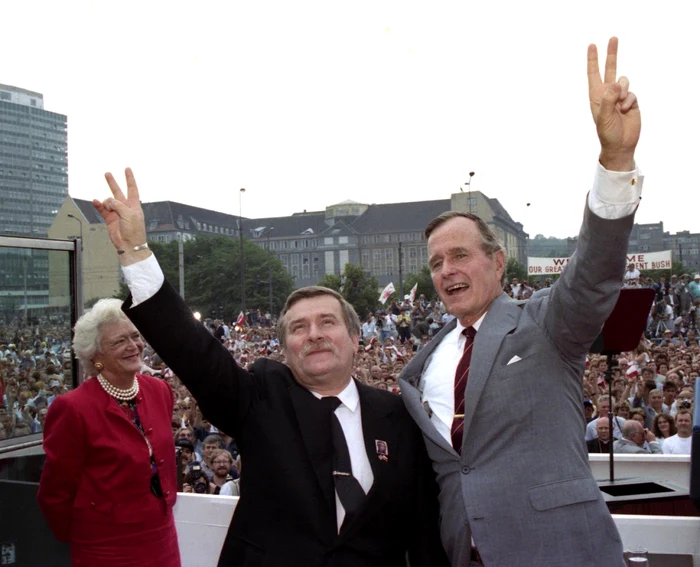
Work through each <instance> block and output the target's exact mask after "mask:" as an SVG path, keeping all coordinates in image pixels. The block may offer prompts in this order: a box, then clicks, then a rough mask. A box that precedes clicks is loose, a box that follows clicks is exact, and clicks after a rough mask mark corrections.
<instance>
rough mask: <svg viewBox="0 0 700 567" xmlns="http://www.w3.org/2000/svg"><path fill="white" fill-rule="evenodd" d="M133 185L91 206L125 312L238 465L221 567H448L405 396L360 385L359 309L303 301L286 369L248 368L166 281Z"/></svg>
mask: <svg viewBox="0 0 700 567" xmlns="http://www.w3.org/2000/svg"><path fill="white" fill-rule="evenodd" d="M126 177H127V186H128V198H127V197H125V196H124V194H123V193H122V192H121V190H120V189H119V187H118V185H117V183H116V182H115V181H114V178H113V177H112V176H111V175H110V174H107V181H108V183H109V186H110V188H111V190H112V193H113V195H114V199H108V200H106V201H105V202H104V203H100V202H98V201H95V202H94V204H95V207H96V208H97V210H98V211H99V212H100V213H101V214H102V216H103V217H104V219H105V222H106V223H107V227H108V230H109V235H110V238H111V239H112V242H113V243H114V245H115V247H116V248H117V251H118V253H119V255H120V256H119V257H120V260H121V263H122V266H123V268H124V275H125V278H126V280H127V283H128V284H129V287H130V290H131V293H132V295H131V297H130V298H129V299H127V301H126V302H125V304H124V310H125V312H126V314H127V315H128V316H129V318H130V319H131V320H132V321H133V322H134V324H135V325H136V327H137V328H138V329H139V331H141V332H142V333H143V335H144V337H145V338H146V340H147V341H148V342H149V343H150V344H151V346H152V347H153V348H154V349H155V350H156V352H158V354H159V355H160V356H162V358H163V360H165V361H166V362H167V363H168V365H169V366H170V367H171V368H172V369H173V371H174V372H175V373H176V374H177V375H178V376H179V377H180V379H181V380H182V381H183V382H184V383H185V384H186V385H187V387H188V388H189V390H190V391H191V392H192V394H193V395H194V397H195V399H196V400H197V402H198V403H199V405H200V407H201V408H202V413H203V414H204V415H205V416H207V419H208V420H209V421H210V422H211V423H212V424H214V425H215V426H216V427H217V428H219V429H220V430H222V431H225V432H226V433H228V434H229V435H232V436H233V437H234V438H235V439H236V442H237V443H238V447H239V449H240V452H241V458H242V461H243V462H244V466H243V467H242V473H241V485H240V487H241V488H240V489H241V495H242V498H241V500H240V501H239V503H238V507H237V509H236V511H235V514H234V516H233V520H232V521H231V526H230V528H229V532H228V535H227V537H226V540H225V542H224V546H223V550H222V553H221V556H220V558H219V566H236V567H239V566H258V565H269V566H275V567H285V566H290V567H291V566H294V567H297V566H299V565H304V566H305V567H314V566H317V567H326V566H328V567H363V566H366V567H399V566H401V567H405V565H406V560H407V558H408V560H409V561H410V565H411V567H417V566H432V565H435V566H442V565H447V560H446V557H445V554H444V551H443V550H442V547H441V544H440V539H439V534H438V520H437V510H438V508H437V485H436V483H435V480H434V476H433V472H432V469H431V467H430V461H429V459H428V457H427V453H426V450H425V447H424V444H423V441H422V438H421V434H420V431H419V430H418V428H417V426H416V425H415V424H414V422H413V420H412V419H411V418H410V417H409V415H408V413H407V411H406V410H405V409H404V406H403V404H402V403H401V400H400V398H399V397H397V396H394V395H393V394H389V393H388V392H383V391H380V390H377V389H373V388H370V387H368V386H366V385H364V384H362V383H360V382H357V381H356V380H354V379H353V378H352V370H353V358H354V355H355V352H356V351H357V348H358V343H359V337H360V321H359V319H358V317H357V314H356V313H355V311H354V309H353V308H352V306H351V305H350V304H348V303H347V302H346V301H345V300H344V299H343V298H342V296H340V295H339V294H337V293H336V292H334V291H332V290H330V289H327V288H321V287H311V288H303V289H299V290H296V291H295V292H294V293H292V295H291V296H290V297H289V298H288V300H287V303H286V305H285V307H284V309H283V311H282V314H281V315H280V319H279V323H278V335H279V339H280V342H281V344H282V346H283V347H284V349H285V353H286V359H287V365H284V364H281V363H279V362H275V361H272V360H269V359H259V360H257V361H256V362H255V363H254V364H253V366H252V367H251V369H250V371H246V370H245V369H242V368H240V367H239V366H238V365H236V363H235V361H234V360H233V358H232V357H231V355H230V354H229V353H228V352H227V351H226V349H225V348H224V347H223V346H222V345H221V343H220V342H219V341H218V340H216V338H215V337H213V336H212V335H211V334H210V333H208V332H207V331H206V329H205V328H204V327H203V326H202V325H201V324H200V323H199V322H198V321H196V320H195V319H194V317H193V316H192V313H191V311H190V310H189V309H188V308H187V306H186V305H185V303H184V301H183V300H182V299H181V298H180V296H179V295H178V294H177V293H176V292H175V290H174V289H173V288H172V287H171V286H170V285H169V284H168V283H167V282H165V281H164V278H163V275H162V271H161V270H160V267H159V266H158V264H157V262H156V260H155V257H154V256H153V255H152V254H151V253H150V251H149V250H148V247H147V246H146V244H145V243H146V229H145V225H144V222H143V211H142V209H141V205H140V202H139V196H138V189H137V187H136V183H135V180H134V177H133V174H132V173H131V171H130V170H127V171H126ZM333 402H335V403H333ZM328 403H331V404H332V406H331V407H327V406H328ZM338 404H339V405H338Z"/></svg>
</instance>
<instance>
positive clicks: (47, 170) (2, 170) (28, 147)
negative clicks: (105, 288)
mask: <svg viewBox="0 0 700 567" xmlns="http://www.w3.org/2000/svg"><path fill="white" fill-rule="evenodd" d="M67 148H68V143H67V131H66V117H65V116H64V115H62V114H57V113H55V112H49V111H48V110H44V98H43V95H41V94H40V93H35V92H32V91H28V90H25V89H21V88H17V87H11V86H8V85H0V234H4V235H17V236H27V237H46V235H47V233H48V230H49V227H50V226H51V223H52V222H53V219H54V217H55V216H56V212H57V211H58V209H59V208H60V207H61V203H63V200H64V199H65V197H66V195H67V193H68V150H67ZM48 276H49V255H48V252H46V251H39V250H34V251H32V252H31V253H30V252H29V251H27V250H21V249H15V248H9V249H3V250H2V251H0V304H1V305H2V309H3V311H5V312H8V313H12V312H13V311H14V310H17V309H20V308H21V309H22V310H23V311H24V312H25V313H26V312H27V310H28V309H32V308H36V307H43V306H46V305H48Z"/></svg>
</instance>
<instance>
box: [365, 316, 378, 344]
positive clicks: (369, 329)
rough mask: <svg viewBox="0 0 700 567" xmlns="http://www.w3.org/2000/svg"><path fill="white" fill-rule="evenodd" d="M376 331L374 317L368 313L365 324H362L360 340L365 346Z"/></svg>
mask: <svg viewBox="0 0 700 567" xmlns="http://www.w3.org/2000/svg"><path fill="white" fill-rule="evenodd" d="M376 330H377V328H376V324H375V321H374V315H373V314H372V313H370V314H369V315H367V319H366V320H365V322H364V323H362V340H363V342H364V343H365V344H366V345H368V344H369V342H370V341H371V340H372V339H373V338H374V337H375V333H376Z"/></svg>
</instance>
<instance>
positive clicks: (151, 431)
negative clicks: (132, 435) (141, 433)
mask: <svg viewBox="0 0 700 567" xmlns="http://www.w3.org/2000/svg"><path fill="white" fill-rule="evenodd" d="M151 433H153V428H152V427H149V428H148V431H146V435H150V434H151Z"/></svg>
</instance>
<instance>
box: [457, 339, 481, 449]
mask: <svg viewBox="0 0 700 567" xmlns="http://www.w3.org/2000/svg"><path fill="white" fill-rule="evenodd" d="M462 334H463V335H464V336H465V337H467V340H466V342H465V343H464V352H463V353H462V358H461V359H460V360H459V364H458V365H457V371H456V372H455V414H454V418H453V419H452V446H453V447H454V448H455V451H457V452H458V453H461V452H462V432H463V431H464V390H465V388H466V387H467V380H469V366H470V365H471V362H472V347H473V346H474V337H475V336H476V329H475V328H474V327H467V328H466V329H464V331H462Z"/></svg>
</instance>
